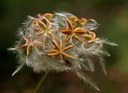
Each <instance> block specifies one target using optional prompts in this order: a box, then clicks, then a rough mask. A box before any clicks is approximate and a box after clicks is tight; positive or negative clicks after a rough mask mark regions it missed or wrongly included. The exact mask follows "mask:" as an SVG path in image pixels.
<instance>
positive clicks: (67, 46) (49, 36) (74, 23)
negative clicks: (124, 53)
mask: <svg viewBox="0 0 128 93" xmlns="http://www.w3.org/2000/svg"><path fill="white" fill-rule="evenodd" d="M97 27H98V23H97V22H96V21H95V20H93V19H86V18H78V17H77V16H75V15H73V14H70V13H45V14H37V15H36V16H35V17H31V16H28V20H27V21H26V22H25V23H24V26H23V28H21V29H20V30H19V41H18V43H16V45H15V47H14V48H10V50H14V51H15V52H16V53H17V55H18V57H19V63H20V64H21V65H20V66H19V67H18V68H17V69H16V70H15V72H14V73H13V75H14V74H15V73H17V72H18V71H19V70H20V69H21V68H22V67H23V65H27V66H30V67H32V68H33V70H34V71H35V72H41V71H56V72H62V71H72V72H74V73H75V74H76V75H77V76H78V77H79V78H81V79H83V80H84V81H88V83H90V84H91V85H92V86H93V87H94V88H96V89H97V90H99V89H98V87H97V86H96V85H95V84H94V83H92V82H91V81H90V80H88V79H87V77H85V76H86V74H85V73H83V72H82V71H83V69H84V70H86V71H91V72H94V67H95V66H94V62H95V60H93V59H95V58H96V59H98V61H99V63H100V64H101V68H102V69H103V71H104V72H105V74H106V71H105V66H104V60H103V56H104V55H106V56H109V54H108V53H107V52H106V51H105V49H104V47H103V44H104V43H106V44H110V45H116V44H114V43H110V42H107V41H106V40H102V39H100V38H99V37H97V35H96V33H95V32H94V30H95V29H96V28H97Z"/></svg>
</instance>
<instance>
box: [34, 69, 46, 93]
mask: <svg viewBox="0 0 128 93" xmlns="http://www.w3.org/2000/svg"><path fill="white" fill-rule="evenodd" d="M47 75H48V71H47V72H45V74H44V75H43V77H42V78H41V80H40V81H39V83H38V84H37V86H36V88H35V89H34V91H33V93H37V91H38V89H39V87H40V86H41V84H42V82H43V81H44V80H45V78H46V76H47Z"/></svg>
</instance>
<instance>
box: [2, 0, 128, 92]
mask: <svg viewBox="0 0 128 93" xmlns="http://www.w3.org/2000/svg"><path fill="white" fill-rule="evenodd" d="M63 11H64V12H70V13H73V14H75V15H77V16H78V17H85V18H87V19H89V18H92V19H95V20H97V22H98V23H99V24H100V26H99V28H98V29H97V30H96V33H97V34H98V36H99V37H102V38H107V39H108V40H109V41H114V42H116V43H117V44H118V46H117V47H109V46H107V47H106V48H107V50H108V51H109V52H110V54H111V55H112V56H111V57H107V58H105V59H106V65H107V71H108V75H107V76H105V75H104V74H103V72H102V71H101V70H100V69H99V68H98V69H97V70H96V71H95V72H94V73H93V75H92V77H93V80H94V81H95V82H96V83H97V85H98V86H99V88H100V89H101V92H100V93H128V49H127V48H128V0H0V93H32V89H33V88H34V87H35V86H36V84H37V83H38V81H39V80H40V78H41V76H42V75H43V73H40V74H38V73H37V74H36V73H34V72H33V71H32V69H31V68H28V67H24V68H23V69H22V70H21V71H20V72H19V73H17V74H16V75H15V76H14V77H11V74H12V72H13V71H14V70H15V69H16V66H17V62H18V60H17V59H16V55H15V54H13V53H12V52H9V51H7V48H9V47H12V46H13V45H14V44H15V41H16V40H17V36H16V35H17V30H18V27H20V26H21V23H23V22H24V20H25V19H26V16H27V15H31V16H34V15H35V14H37V13H46V12H63ZM38 93H99V92H98V91H96V90H95V89H93V88H91V87H90V86H89V85H86V84H84V83H82V81H80V80H79V79H78V78H77V77H76V76H75V75H74V74H72V73H50V74H49V75H48V76H47V78H46V80H45V82H44V83H43V85H42V86H41V88H40V90H39V92H38Z"/></svg>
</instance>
